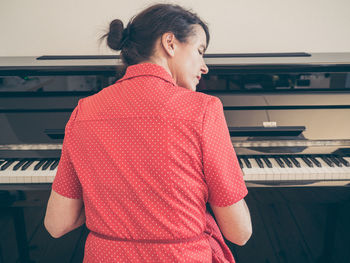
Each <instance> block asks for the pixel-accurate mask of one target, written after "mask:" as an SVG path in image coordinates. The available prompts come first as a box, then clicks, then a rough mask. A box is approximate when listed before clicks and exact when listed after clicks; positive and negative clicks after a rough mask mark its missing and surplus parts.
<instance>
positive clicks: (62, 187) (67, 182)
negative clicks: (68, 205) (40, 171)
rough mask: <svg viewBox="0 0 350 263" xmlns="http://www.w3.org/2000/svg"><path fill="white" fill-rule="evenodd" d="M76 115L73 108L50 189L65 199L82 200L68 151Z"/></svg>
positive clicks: (75, 110)
mask: <svg viewBox="0 0 350 263" xmlns="http://www.w3.org/2000/svg"><path fill="white" fill-rule="evenodd" d="M77 113H78V109H77V108H75V109H74V111H73V113H72V114H71V116H70V119H69V121H68V123H67V125H66V128H65V136H64V140H63V145H62V152H61V158H60V162H59V164H58V168H57V173H56V176H55V179H54V181H53V183H52V189H53V190H54V191H55V192H56V193H58V194H60V195H62V196H65V197H68V198H72V199H81V198H82V187H81V184H80V181H79V178H78V176H77V173H76V170H75V168H74V164H73V161H72V156H71V152H70V149H72V140H73V138H72V134H71V129H72V126H73V124H74V120H75V118H76V115H77Z"/></svg>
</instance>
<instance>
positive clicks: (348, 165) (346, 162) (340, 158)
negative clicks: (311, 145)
mask: <svg viewBox="0 0 350 263" xmlns="http://www.w3.org/2000/svg"><path fill="white" fill-rule="evenodd" d="M336 158H337V159H338V160H339V161H340V162H341V163H342V164H344V165H345V166H346V167H350V163H349V162H348V161H347V160H345V159H344V158H343V157H341V156H336Z"/></svg>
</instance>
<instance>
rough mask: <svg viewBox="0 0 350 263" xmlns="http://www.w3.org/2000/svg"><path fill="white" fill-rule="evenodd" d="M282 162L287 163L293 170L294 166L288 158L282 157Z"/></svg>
mask: <svg viewBox="0 0 350 263" xmlns="http://www.w3.org/2000/svg"><path fill="white" fill-rule="evenodd" d="M282 160H283V161H284V162H285V163H286V165H287V166H288V167H289V168H293V164H292V162H291V161H289V159H288V158H287V157H282Z"/></svg>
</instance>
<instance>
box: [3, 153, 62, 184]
mask: <svg viewBox="0 0 350 263" xmlns="http://www.w3.org/2000/svg"><path fill="white" fill-rule="evenodd" d="M58 162H59V160H58V159H42V160H33V159H21V160H16V159H0V184H31V183H52V182H53V179H54V178H55V175H56V172H57V166H58Z"/></svg>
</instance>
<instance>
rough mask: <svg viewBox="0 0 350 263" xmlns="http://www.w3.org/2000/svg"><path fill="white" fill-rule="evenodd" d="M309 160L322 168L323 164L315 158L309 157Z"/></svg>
mask: <svg viewBox="0 0 350 263" xmlns="http://www.w3.org/2000/svg"><path fill="white" fill-rule="evenodd" d="M309 159H310V160H311V161H312V162H313V163H314V164H315V165H316V166H317V167H322V164H321V163H320V162H319V161H318V160H317V159H316V158H315V157H313V156H309Z"/></svg>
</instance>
